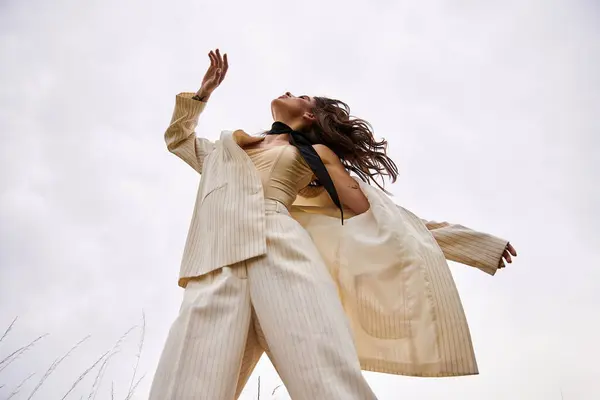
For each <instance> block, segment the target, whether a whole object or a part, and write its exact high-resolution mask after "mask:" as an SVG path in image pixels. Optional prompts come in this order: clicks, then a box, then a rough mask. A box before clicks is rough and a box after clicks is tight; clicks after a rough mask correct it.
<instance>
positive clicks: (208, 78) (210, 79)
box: [196, 49, 229, 100]
mask: <svg viewBox="0 0 600 400" xmlns="http://www.w3.org/2000/svg"><path fill="white" fill-rule="evenodd" d="M208 57H209V58H210V66H209V67H208V70H207V71H206V74H204V78H203V79H202V85H201V86H200V89H199V90H198V92H196V94H197V95H198V96H199V97H200V98H201V99H203V100H207V99H208V98H209V97H210V95H211V94H212V92H213V91H214V90H215V89H216V88H217V87H219V85H220V84H221V82H223V79H225V74H226V73H227V69H228V68H229V63H228V62H227V54H224V55H223V56H221V53H220V51H219V49H216V50H215V51H213V50H211V51H210V53H208Z"/></svg>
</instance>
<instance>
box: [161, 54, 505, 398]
mask: <svg viewBox="0 0 600 400" xmlns="http://www.w3.org/2000/svg"><path fill="white" fill-rule="evenodd" d="M209 58H210V60H211V65H210V67H209V69H208V71H207V73H206V75H205V77H204V79H203V82H202V85H201V88H200V90H199V91H198V92H196V93H195V94H194V93H182V94H180V95H178V96H177V99H176V106H175V111H174V114H173V118H172V121H171V125H170V126H169V128H168V129H167V131H166V133H165V140H166V143H167V147H168V149H169V150H170V151H171V152H173V153H175V154H176V155H178V156H179V157H180V158H182V159H183V160H184V161H186V162H187V163H188V164H189V165H190V166H191V167H192V168H194V169H195V170H196V171H197V172H198V173H200V174H202V179H201V181H200V187H199V190H198V196H197V201H196V207H195V210H194V215H193V219H192V223H191V226H190V231H189V234H188V239H187V242H186V246H185V250H184V256H183V261H182V265H181V272H180V280H179V284H180V286H182V287H184V288H185V292H184V299H183V303H182V306H181V309H180V313H179V316H178V318H177V320H176V321H175V322H174V323H173V326H172V328H171V330H170V333H169V337H168V339H167V343H166V345H165V349H164V351H163V354H162V356H161V360H160V363H159V366H158V369H157V372H156V375H155V379H154V382H153V385H152V390H151V395H150V398H151V399H156V400H158V399H161V400H165V399H211V400H218V399H232V398H236V397H237V396H238V395H239V393H240V391H241V389H242V388H243V386H244V384H245V382H246V380H247V379H248V376H249V375H250V373H251V372H252V369H253V368H254V366H255V364H256V362H257V360H258V358H259V357H260V355H261V354H262V353H263V352H264V351H267V354H268V355H269V357H270V359H271V361H272V362H273V365H274V366H275V368H276V369H277V372H278V373H279V375H280V376H281V378H282V380H283V382H284V384H285V385H286V387H287V389H288V391H289V393H290V395H291V396H292V398H294V399H295V400H298V399H344V400H346V399H374V398H375V395H374V394H373V392H372V391H371V389H370V388H369V386H368V384H367V383H366V381H365V379H364V378H363V376H362V373H361V367H362V368H363V369H370V370H374V371H383V372H391V373H406V374H412V375H429V376H447V375H452V374H469V373H476V367H475V366H474V361H473V362H472V363H471V364H472V365H471V364H469V365H466V366H465V367H464V368H462V367H460V368H459V367H456V366H452V367H448V366H447V365H445V364H444V363H446V362H448V361H449V360H450V361H449V362H450V364H452V362H453V360H454V358H457V357H458V358H461V359H463V358H465V359H468V358H469V357H472V348H471V347H470V337H469V335H468V330H465V329H466V328H465V329H463V330H462V331H460V332H456V335H457V336H460V337H461V339H460V340H455V341H454V342H455V343H459V344H461V345H462V343H463V342H464V343H466V344H465V345H464V346H462V347H461V349H460V352H457V351H455V349H450V350H451V351H450V352H449V353H448V354H446V353H447V352H446V349H445V348H443V346H444V343H445V340H447V339H448V336H449V335H448V333H447V332H446V331H445V330H444V329H446V328H440V327H439V326H437V323H438V321H439V320H442V321H445V320H444V315H445V314H444V312H445V311H446V310H445V309H444V306H439V305H437V303H436V301H434V300H436V299H437V297H436V296H445V297H444V298H447V297H451V298H452V299H454V298H455V297H456V299H457V296H456V295H455V294H454V292H455V291H453V289H452V288H451V287H450V289H448V287H443V288H440V289H438V290H437V292H436V293H431V287H435V283H436V282H437V280H439V279H438V278H437V276H438V275H440V274H439V273H437V272H436V273H435V275H436V276H433V275H432V273H431V271H430V270H431V268H438V269H439V266H440V265H441V262H442V261H443V254H442V253H441V251H439V247H437V250H436V248H432V246H431V245H430V243H429V242H427V240H431V241H433V238H432V237H431V234H430V233H429V232H428V231H427V229H426V228H425V225H424V224H423V223H422V222H420V221H418V223H417V222H414V221H412V220H411V221H408V219H406V218H408V217H406V216H407V215H408V214H407V212H406V211H405V210H403V209H398V208H396V207H395V206H393V207H392V206H390V204H393V203H388V200H386V199H384V197H381V193H380V192H381V191H377V192H376V191H375V190H376V189H375V188H372V187H371V186H369V185H367V184H365V183H364V182H362V181H361V180H357V179H354V178H353V177H351V176H350V174H349V172H348V171H352V172H354V173H356V174H357V175H358V176H359V177H360V178H362V179H364V180H368V179H370V180H374V179H373V178H374V177H376V176H389V177H391V178H392V180H394V179H395V178H396V174H397V171H396V166H395V164H394V163H393V161H392V160H390V159H389V157H387V156H386V154H385V146H386V142H385V141H380V142H378V141H376V140H375V139H374V138H373V135H372V132H371V131H370V129H369V125H368V124H367V123H366V122H365V121H363V120H360V119H353V118H350V116H349V114H348V110H347V106H346V105H345V104H344V103H342V102H339V101H335V100H330V99H324V98H316V97H309V96H300V97H295V96H293V95H292V94H290V93H286V94H285V95H283V96H280V97H279V98H277V99H275V100H273V102H272V103H271V110H272V114H273V119H274V120H275V122H274V124H273V126H272V129H271V130H270V131H268V132H265V134H264V135H259V136H250V135H248V134H246V133H245V132H244V131H242V130H237V131H235V132H228V131H224V132H223V133H222V135H221V138H220V140H219V141H217V142H215V143H213V142H211V141H209V140H207V139H203V138H200V137H198V136H197V135H196V134H195V132H194V128H195V126H196V124H197V120H198V116H199V114H200V112H201V111H202V110H203V109H204V107H205V105H206V102H207V101H208V99H209V97H210V95H211V94H212V92H213V91H214V90H215V89H216V88H217V87H218V86H219V85H220V83H221V82H222V81H223V79H224V78H225V76H226V73H227V69H228V61H227V55H224V56H221V54H220V51H219V50H216V51H215V52H212V51H211V52H210V53H209ZM299 194H303V196H298V195H299ZM298 199H305V200H306V202H305V203H304V204H302V203H301V202H299V201H298ZM311 201H312V203H311ZM392 208H393V210H392ZM336 209H337V212H335V213H333V212H332V210H336ZM291 211H294V213H295V214H297V215H295V216H294V217H292V214H291ZM384 213H387V214H386V215H384ZM313 215H316V216H313ZM327 215H335V216H337V217H341V218H340V219H341V221H342V222H344V221H345V219H344V215H346V222H344V225H343V226H342V224H340V219H338V218H331V216H327ZM349 216H350V218H348V217H349ZM402 218H404V219H405V220H401V219H402ZM332 221H333V222H335V223H336V224H335V227H334V225H333V223H332ZM392 225H394V226H392ZM395 225H399V227H395ZM413 225H414V226H413ZM406 227H409V228H406ZM447 227H448V225H447V224H446V225H443V224H442V225H439V226H438V228H439V229H441V230H443V229H446V228H447ZM419 229H420V230H419ZM409 230H410V234H408V233H407V232H408V231H409ZM309 232H310V234H309ZM340 232H343V233H344V234H343V235H342V234H340ZM386 232H389V234H388V233H386ZM423 232H425V233H423ZM445 232H446V234H447V231H445ZM369 235H370V236H369ZM419 235H421V236H422V240H421V241H417V240H415V238H417V237H419ZM342 236H343V237H344V240H343V241H342V240H338V239H336V238H341V237H342ZM399 239H402V242H399V241H398V240H399ZM488 239H489V238H487V237H486V241H485V243H486V245H489V244H490V243H492V244H493V246H491V247H493V250H494V251H495V253H498V252H499V253H498V254H495V253H494V252H492V251H491V250H490V251H488V252H486V256H489V255H490V254H492V256H491V258H492V260H491V262H492V263H495V264H493V267H489V265H488V264H489V263H488V262H483V261H482V262H481V263H480V264H481V265H476V263H475V262H473V263H471V264H470V265H474V266H477V267H479V268H482V269H484V268H488V269H489V268H492V269H493V268H498V267H499V265H500V263H501V262H502V254H503V252H504V250H505V249H506V248H507V242H506V241H503V240H501V239H495V241H494V240H492V239H489V240H488ZM336 240H337V241H336ZM483 242H484V241H482V243H483ZM350 243H353V245H350V246H349V244H350ZM374 244H377V246H374ZM344 246H346V247H344ZM500 246H501V247H502V249H501V250H499V248H500ZM343 247H344V248H345V250H344V251H343V252H342V254H339V249H341V248H343ZM448 248H453V249H455V250H456V247H452V246H449V247H448ZM469 248H473V246H469ZM424 249H426V250H424ZM511 249H512V248H511ZM400 250H401V251H400ZM425 251H427V252H428V253H427V254H426V255H424V252H425ZM436 251H437V253H436ZM410 252H412V253H410ZM409 253H410V254H409ZM438 253H439V254H438ZM353 254H355V255H353ZM365 254H366V255H365ZM405 255H408V257H404V256H405ZM414 255H420V257H415V256H414ZM440 255H441V257H442V261H440V260H439V256H440ZM345 256H348V257H350V256H352V258H351V260H350V261H348V260H345V261H344V257H345ZM361 257H367V258H370V259H369V260H367V259H366V258H361ZM436 257H438V258H436ZM495 258H498V259H495ZM334 259H335V261H331V260H334ZM340 260H341V261H340ZM415 260H416V261H415ZM419 260H422V261H419ZM471 260H475V256H474V255H473V257H471ZM367 261H368V262H367ZM507 261H510V258H507ZM357 262H358V264H357ZM443 262H444V265H445V261H443ZM436 263H437V264H436ZM332 265H333V267H332ZM340 265H343V266H344V268H342V269H341V270H336V268H338V269H339V267H340ZM367 266H368V268H367ZM361 268H362V269H363V270H362V272H361V271H360V269H361ZM365 268H367V269H365ZM386 271H387V272H386ZM389 271H393V272H392V274H391V275H390V273H389ZM415 271H417V275H414V273H415ZM488 272H489V271H488ZM493 272H495V269H494V270H493V271H492V273H493ZM353 273H356V274H357V275H356V276H353V275H352V274H353ZM371 273H373V274H374V275H373V274H371ZM428 274H429V275H428ZM409 275H410V277H412V278H410V277H409V279H408V280H409V281H411V282H412V281H415V278H414V277H415V276H418V277H419V279H420V277H425V278H426V279H428V282H430V283H431V282H433V283H431V284H430V285H429V286H427V285H422V286H419V288H417V289H416V291H414V292H413V290H415V289H413V288H409V287H400V286H398V287H397V289H392V292H393V295H395V296H398V297H399V298H400V300H401V303H402V304H401V305H400V308H401V309H402V310H403V314H402V315H400V314H399V313H398V304H395V303H396V300H392V301H391V302H390V301H388V299H386V298H383V297H380V296H379V294H378V293H375V292H377V290H375V291H374V292H373V289H374V288H376V287H377V285H380V283H381V278H382V277H384V278H385V282H386V284H389V283H394V282H396V281H397V279H400V280H401V281H402V282H406V278H407V276H409ZM430 275H431V276H430ZM442 275H443V274H442ZM332 276H335V277H336V280H334V279H333V278H332ZM444 276H445V275H444ZM444 279H445V280H446V281H447V280H448V279H450V281H451V278H448V277H444ZM348 282H350V284H349V285H347V283H348ZM378 282H379V283H378ZM446 286H448V285H446ZM379 287H381V286H379ZM399 290H400V291H399ZM354 291H356V292H354ZM387 294H390V293H387ZM355 295H356V296H355ZM405 295H406V296H409V297H410V304H408V303H407V302H406V301H405V300H406V297H403V296H405ZM353 296H355V297H356V299H358V300H357V301H356V302H354V301H349V300H352V299H353V298H354V297H353ZM386 296H387V295H386ZM453 296H454V297H453ZM384 297H385V296H384ZM417 297H418V298H417ZM341 299H344V304H343V305H342V301H341ZM432 299H433V300H432ZM421 300H422V301H421ZM455 303H456V302H455ZM455 303H452V304H454V308H453V310H452V311H453V313H446V314H448V315H449V316H448V319H449V320H452V321H453V323H454V325H456V326H458V327H459V328H464V326H463V325H464V324H463V323H462V319H461V316H462V314H461V313H462V308H461V307H460V303H459V302H458V303H456V304H455ZM407 304H408V305H407ZM365 310H367V311H365ZM407 310H409V313H408V314H407ZM415 311H418V313H415ZM365 312H366V313H367V314H368V315H367V314H365ZM440 312H441V313H442V316H441V317H440V315H438V314H439V313H440ZM450 314H452V315H450ZM348 316H350V320H349V319H348ZM365 318H367V319H368V321H367V320H366V319H365ZM409 320H410V321H413V322H412V323H409V324H408V325H407V324H406V323H405V322H406V321H409ZM398 321H401V323H400V324H399V323H398ZM400 325H402V326H404V327H405V326H409V329H408V331H407V330H406V328H399V326H400ZM454 325H453V326H454ZM405 331H406V332H408V333H409V336H411V337H410V338H408V339H407V338H403V337H401V336H402V335H404V332H405ZM436 333H437V334H436ZM357 335H358V336H357ZM390 335H391V336H390ZM398 335H399V336H398ZM412 336H414V337H412ZM450 339H451V340H454V337H451V338H450ZM465 341H466V342H465ZM389 345H391V346H392V347H390V348H387V347H386V346H389ZM406 349H409V350H406ZM359 352H362V353H361V354H359ZM452 357H454V358H452ZM405 359H406V360H409V361H408V362H407V361H406V360H405ZM409 364H410V365H409ZM453 365H454V364H453ZM457 365H458V364H457ZM411 368H412V369H411ZM453 368H454V369H453ZM457 368H458V369H457Z"/></svg>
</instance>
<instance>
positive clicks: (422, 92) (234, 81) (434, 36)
mask: <svg viewBox="0 0 600 400" xmlns="http://www.w3.org/2000/svg"><path fill="white" fill-rule="evenodd" d="M217 46H218V47H220V48H221V49H223V50H224V51H226V52H227V53H228V54H229V57H230V65H231V67H230V71H229V74H228V77H227V80H226V82H225V83H224V84H223V85H222V87H221V88H220V89H219V90H218V91H217V92H216V93H215V94H214V95H213V97H212V98H211V101H210V104H209V106H208V107H207V108H206V111H205V114H204V115H203V117H202V118H201V122H200V125H199V131H200V132H201V133H202V134H204V135H205V136H207V137H209V138H213V139H214V138H217V137H218V134H219V132H220V130H221V129H237V128H244V129H245V130H247V131H249V132H253V131H257V130H259V129H261V128H265V127H268V126H270V123H271V120H270V109H269V102H270V100H271V98H273V97H276V96H278V95H279V94H281V93H282V92H284V91H286V90H290V91H292V92H302V93H307V94H311V95H325V96H331V97H337V98H340V99H342V100H345V101H346V102H348V103H349V104H350V106H351V109H352V113H353V114H355V115H358V116H360V117H362V118H365V119H367V120H369V121H370V122H371V123H372V124H373V126H374V128H375V131H376V134H377V136H379V137H385V138H386V139H388V140H389V142H390V154H391V156H392V157H393V158H394V159H395V160H396V162H397V164H398V166H399V168H400V170H401V176H400V178H399V180H398V182H397V183H396V184H394V185H392V186H390V189H391V191H392V192H393V193H394V194H395V201H396V202H398V203H399V204H402V205H403V206H405V207H407V208H409V209H410V210H412V211H414V212H416V213H417V214H419V215H420V216H422V217H424V218H429V219H437V220H448V221H452V222H458V223H462V224H464V225H467V226H470V227H473V228H476V229H480V230H485V231H487V232H490V233H493V234H496V235H499V236H502V237H506V238H508V239H510V240H511V241H512V242H513V243H514V245H515V247H516V248H517V250H518V251H519V253H520V256H519V257H518V260H517V261H518V262H517V263H516V264H514V265H512V266H510V267H509V268H507V269H506V270H504V271H502V272H500V273H498V274H497V275H496V276H495V277H493V278H492V277H489V276H486V275H485V274H483V273H481V272H479V271H477V270H473V269H469V268H467V267H464V266H461V265H456V264H453V265H451V268H452V271H453V273H454V276H455V278H456V282H457V285H458V288H459V290H460V293H461V297H462V300H463V303H464V307H465V310H466V313H467V317H468V320H469V323H470V327H471V332H472V335H473V341H474V345H475V350H476V353H477V356H478V362H479V367H480V372H481V374H480V375H479V376H475V377H461V378H445V379H417V378H409V377H399V376H392V375H384V374H374V373H366V376H367V379H368V380H369V382H370V383H371V384H372V386H373V389H374V390H375V392H376V393H377V395H378V396H379V398H380V399H381V400H394V399H422V400H425V399H427V400H435V399H444V400H446V399H464V400H481V399H486V400H504V399H510V400H518V399H523V400H550V399H557V400H558V399H560V398H561V394H560V391H561V388H562V392H563V395H564V399H565V400H585V399H597V398H599V397H598V396H600V368H599V367H598V365H599V363H598V359H599V357H600V345H599V344H598V337H600V317H599V316H600V312H598V309H597V308H598V305H600V268H599V267H600V257H599V254H598V249H599V248H600V235H599V234H598V228H597V227H598V224H599V223H600V213H599V212H598V205H599V204H600V189H599V188H598V182H599V181H600V180H599V176H598V175H599V174H598V171H600V160H599V156H598V154H599V153H600V140H599V139H598V137H597V135H598V133H599V131H600V129H599V128H600V123H599V122H598V121H599V120H598V118H597V115H595V114H597V113H598V111H599V109H600V108H599V106H600V75H599V74H598V73H597V71H599V70H600V7H599V6H598V3H596V2H593V1H589V0H588V1H573V0H570V1H567V0H563V1H558V0H530V1H517V0H511V1H496V0H493V1H491V0H490V1H486V2H473V1H465V0H460V1H453V2H447V1H439V0H437V1H434V0H431V1H420V2H415V1H408V0H397V1H383V0H381V1H370V2H356V1H327V2H319V1H316V0H309V1H303V2H296V3H287V2H281V1H279V2H277V1H271V2H265V1H254V2H247V1H246V2H243V1H236V2H232V1H223V2H218V1H212V2H208V1H178V2H174V3H172V2H166V1H161V2H159V1H141V0H139V1H117V0H103V1H99V0H93V1H85V2H81V1H79V2H78V1H73V0H71V1H66V0H55V1H52V2H49V1H39V0H37V1H29V2H24V1H15V0H5V1H2V2H1V3H0V54H1V61H2V62H1V63H0V135H1V136H0V139H1V145H0V157H1V158H0V305H1V308H0V330H3V329H2V327H5V326H8V324H9V323H10V321H11V320H12V319H13V318H14V316H17V315H18V316H19V320H18V322H17V324H16V326H15V328H14V330H13V332H12V333H11V335H9V337H8V338H7V339H6V340H5V341H3V342H2V344H1V345H0V359H1V358H3V356H5V355H6V354H8V353H9V352H10V351H11V350H13V349H15V348H16V347H18V346H20V345H22V344H25V343H27V342H28V341H30V340H32V339H33V338H35V337H37V336H39V335H41V334H43V333H45V332H49V333H50V336H48V337H47V338H45V339H44V340H43V341H42V342H40V343H39V345H37V346H36V347H35V348H34V349H32V350H31V351H30V352H28V353H26V354H24V355H23V356H22V357H21V358H20V359H18V360H17V361H15V362H14V363H13V364H12V365H11V366H10V367H8V368H6V369H5V370H4V371H2V372H0V385H1V384H6V386H5V387H4V388H2V389H0V397H6V396H7V395H8V394H9V393H10V392H11V391H12V389H13V388H14V387H15V386H17V385H18V384H19V382H20V381H21V380H22V379H23V378H25V377H26V376H28V375H29V373H32V372H36V375H35V376H34V377H33V378H32V379H31V380H30V381H29V382H28V383H27V384H26V385H25V388H24V389H23V394H27V393H29V392H31V390H32V389H33V386H35V384H36V382H38V381H39V379H40V378H41V376H42V375H43V373H44V371H45V370H46V369H47V368H48V366H49V365H50V363H51V362H52V360H54V359H55V358H56V357H58V356H60V355H62V354H64V353H65V352H66V351H67V350H68V349H69V348H70V347H71V346H72V345H73V344H75V343H76V342H77V341H78V340H80V339H81V338H83V337H84V336H86V335H87V334H91V335H92V337H91V338H90V339H89V340H88V341H87V342H85V343H84V344H83V345H82V346H81V347H80V348H79V349H77V350H76V351H75V352H74V353H73V354H72V355H71V356H70V357H69V358H68V359H67V360H65V361H64V363H63V364H61V365H60V366H59V368H58V369H57V370H56V372H55V373H54V374H52V376H51V377H50V378H49V379H48V380H47V381H46V384H45V385H44V387H43V388H42V392H43V394H41V395H40V396H37V397H36V398H40V399H55V398H61V397H62V395H63V394H64V393H65V392H66V391H67V390H68V388H69V387H70V386H71V384H72V383H73V382H74V380H75V379H76V377H77V376H78V375H79V373H80V372H82V371H83V370H84V369H85V368H87V367H88V366H89V365H91V363H92V362H93V361H94V360H95V359H96V358H97V357H99V356H100V355H101V354H102V353H103V352H104V351H106V350H108V349H109V348H110V347H111V346H112V344H113V343H114V342H115V341H116V340H117V339H118V338H119V337H120V336H121V334H122V333H123V332H125V331H126V330H127V329H128V328H129V327H131V326H132V325H134V324H136V323H138V322H139V320H140V319H141V314H142V310H144V311H145V313H146V319H147V329H146V340H145V346H144V351H143V353H142V357H141V359H140V368H139V370H140V373H146V377H145V378H144V380H143V381H142V383H141V385H140V387H139V390H138V391H137V394H136V396H135V399H136V400H141V399H144V398H146V397H147V393H148V390H149V386H150V382H151V379H152V376H153V373H154V369H155V367H156V364H157V362H158V357H159V355H160V351H161V350H162V345H163V343H164V340H165V338H166V335H167V331H168V329H169V327H170V324H171V322H172V321H173V319H174V318H175V316H176V314H177V312H178V308H179V303H180V300H181V294H182V291H181V290H180V289H179V288H178V287H177V284H176V281H177V273H178V268H179V262H180V260H181V255H182V250H183V245H184V241H185V236H186V234H187V228H188V224H189V221H190V218H191V213H192V209H193V204H194V200H195V194H196V189H197V185H198V176H197V174H196V173H195V172H194V171H193V170H192V169H191V168H189V167H188V166H187V165H186V164H184V163H183V162H182V161H181V160H179V159H178V158H177V157H175V156H174V155H172V154H170V153H169V152H168V151H167V149H166V147H165V145H164V142H163V133H164V129H165V128H166V126H167V124H168V123H169V120H170V117H171V113H172V108H173V105H174V101H175V95H176V94H177V93H178V92H181V91H194V90H196V89H197V87H198V85H199V83H200V81H201V79H202V75H203V73H204V71H205V68H206V66H207V56H206V53H207V52H208V50H209V49H211V48H214V47H217ZM594 71H596V72H594ZM138 334H139V331H135V332H133V333H132V336H131V337H130V338H129V339H128V340H126V342H125V343H124V344H123V351H122V352H121V353H119V354H118V355H116V356H115V358H114V359H113V360H112V362H111V364H109V367H108V369H107V371H106V374H105V376H104V381H103V384H102V387H101V390H100V392H99V395H98V397H97V399H106V398H110V395H109V392H110V382H111V380H114V382H115V389H116V392H117V396H116V398H118V399H124V397H125V392H126V391H127V387H128V385H129V380H130V379H131V371H132V368H133V365H134V364H135V354H136V350H137V349H136V347H137V340H138ZM258 374H260V375H261V376H262V388H263V398H268V397H269V396H268V394H269V393H270V391H271V390H272V389H273V388H274V387H275V386H276V385H278V384H279V383H280V380H279V378H278V377H277V376H276V374H275V372H274V371H273V369H272V367H271V366H270V364H269V363H268V361H267V360H262V361H261V363H260V364H259V367H258V369H257V371H256V374H255V375H254V376H253V377H252V378H251V380H250V382H249V384H248V386H247V388H246V391H245V393H244V395H243V399H244V400H249V399H254V398H255V393H256V386H257V375H258ZM90 378H93V376H90V377H88V378H87V379H86V380H85V381H84V382H83V383H82V386H81V388H80V389H81V390H76V392H75V393H74V396H72V398H79V397H80V396H81V395H85V398H87V393H88V392H89V388H90V387H91V384H92V380H93V379H90ZM17 398H19V397H18V396H17ZM21 398H26V396H22V397H21ZM279 398H280V399H283V398H285V397H284V396H283V393H282V396H279Z"/></svg>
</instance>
